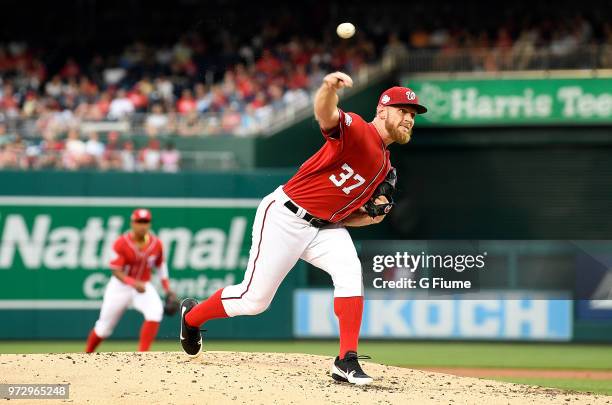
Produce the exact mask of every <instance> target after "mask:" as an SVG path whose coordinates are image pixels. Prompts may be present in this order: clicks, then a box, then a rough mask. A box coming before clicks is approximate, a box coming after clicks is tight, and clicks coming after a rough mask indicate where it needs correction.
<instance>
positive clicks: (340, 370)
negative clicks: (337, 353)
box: [331, 352, 373, 385]
mask: <svg viewBox="0 0 612 405" xmlns="http://www.w3.org/2000/svg"><path fill="white" fill-rule="evenodd" d="M369 358H370V357H369V356H358V355H357V353H355V352H347V353H346V354H345V355H344V358H343V359H340V357H336V360H334V364H333V365H332V370H331V375H332V378H333V379H334V380H336V381H340V382H348V383H351V384H355V385H366V384H370V383H371V382H372V381H373V380H372V377H370V376H369V375H367V374H366V373H364V372H363V370H362V369H361V366H360V365H359V361H358V360H359V359H369Z"/></svg>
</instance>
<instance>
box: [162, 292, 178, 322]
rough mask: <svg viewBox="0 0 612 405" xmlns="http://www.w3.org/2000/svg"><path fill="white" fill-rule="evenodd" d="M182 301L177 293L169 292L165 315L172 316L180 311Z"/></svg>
mask: <svg viewBox="0 0 612 405" xmlns="http://www.w3.org/2000/svg"><path fill="white" fill-rule="evenodd" d="M179 306H180V302H179V300H178V298H177V296H176V294H175V293H173V292H169V293H168V294H167V295H166V299H165V301H164V315H168V316H172V315H174V314H176V313H177V312H178V309H179Z"/></svg>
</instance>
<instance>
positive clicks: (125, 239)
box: [110, 232, 164, 281]
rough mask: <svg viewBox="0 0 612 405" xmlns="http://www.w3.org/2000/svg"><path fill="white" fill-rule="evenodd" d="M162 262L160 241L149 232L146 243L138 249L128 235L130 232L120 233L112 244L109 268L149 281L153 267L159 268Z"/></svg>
mask: <svg viewBox="0 0 612 405" xmlns="http://www.w3.org/2000/svg"><path fill="white" fill-rule="evenodd" d="M163 263H164V255H163V248H162V243H161V241H160V240H159V238H157V237H156V236H155V235H153V234H149V240H148V241H147V244H146V245H144V246H143V247H142V249H139V248H138V246H136V244H135V243H134V241H133V240H132V238H131V237H130V232H126V233H124V234H123V235H121V236H120V237H119V238H117V240H116V241H115V243H114V244H113V252H112V255H111V262H110V268H111V269H117V270H121V271H123V272H124V273H125V275H127V276H130V277H133V278H135V279H136V280H141V281H149V280H150V279H151V271H152V269H153V267H156V268H160V267H161V266H162V264H163Z"/></svg>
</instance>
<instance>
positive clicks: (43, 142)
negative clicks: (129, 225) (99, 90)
mask: <svg viewBox="0 0 612 405" xmlns="http://www.w3.org/2000/svg"><path fill="white" fill-rule="evenodd" d="M180 167H181V152H180V151H178V150H177V149H176V148H175V146H174V144H173V143H172V142H166V143H165V145H163V147H162V145H161V142H160V140H159V139H156V138H149V139H148V142H147V143H146V144H145V145H143V146H142V147H140V148H137V147H136V146H135V144H134V142H133V141H132V140H130V139H127V140H125V139H124V140H122V139H121V136H120V135H119V133H118V132H115V131H111V132H110V133H108V136H107V137H106V140H105V141H102V140H101V138H100V136H99V135H98V133H96V132H90V133H88V134H87V136H86V137H85V139H83V137H81V135H80V133H79V131H78V130H76V129H70V130H69V131H68V134H67V136H66V138H65V139H58V138H56V137H51V138H45V137H43V138H42V139H24V138H23V137H22V136H20V135H18V134H11V133H9V132H7V130H6V125H4V124H3V123H0V169H64V170H79V169H95V170H121V171H127V172H133V171H163V172H169V173H174V172H177V171H178V170H179V169H180Z"/></svg>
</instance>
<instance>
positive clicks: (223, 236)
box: [0, 196, 305, 339]
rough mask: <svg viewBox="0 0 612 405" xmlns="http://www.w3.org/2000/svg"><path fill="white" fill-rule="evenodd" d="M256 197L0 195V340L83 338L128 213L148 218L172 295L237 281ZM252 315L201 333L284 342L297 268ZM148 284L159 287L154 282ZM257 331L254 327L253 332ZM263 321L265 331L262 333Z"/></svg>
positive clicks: (132, 331) (171, 325)
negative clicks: (145, 212)
mask: <svg viewBox="0 0 612 405" xmlns="http://www.w3.org/2000/svg"><path fill="white" fill-rule="evenodd" d="M259 201H260V200H259V199H258V198H131V197H130V198H125V197H68V196H65V197H57V196H46V197H45V196H40V197H34V196H0V322H1V323H2V324H3V325H5V327H4V328H0V338H20V339H23V338H28V339H36V338H77V339H83V338H84V337H85V336H86V335H87V333H88V332H89V330H90V328H91V327H92V326H93V323H94V322H95V320H96V319H97V316H98V313H99V308H100V307H101V303H102V297H103V294H104V289H105V286H106V283H107V282H108V280H109V279H110V276H111V272H110V270H109V268H108V262H109V255H110V251H111V247H112V244H113V242H114V241H115V239H116V238H117V237H118V235H120V234H121V233H122V232H124V231H126V230H127V229H129V215H130V213H131V211H132V210H133V209H134V208H136V207H147V208H149V209H150V210H151V212H152V214H153V224H152V230H153V232H154V233H155V234H156V235H157V236H159V238H160V239H161V240H162V242H163V245H164V248H165V252H164V255H165V257H166V261H167V263H168V267H169V271H170V283H171V286H172V287H173V289H174V290H175V291H176V292H177V294H178V295H179V297H195V298H197V299H198V300H202V299H204V298H207V297H208V296H210V295H211V294H212V293H214V292H215V291H216V290H218V289H219V288H221V287H224V286H226V285H231V284H236V283H239V282H241V281H242V278H243V275H244V270H245V268H246V264H247V261H248V255H249V249H250V244H251V229H252V224H253V220H254V217H255V211H256V208H257V205H258V204H259ZM296 268H299V269H294V271H292V272H291V273H290V275H289V276H288V277H287V279H286V280H285V282H284V283H283V286H282V288H281V289H280V290H279V292H278V294H277V296H276V299H275V302H274V304H273V305H272V306H271V307H270V309H269V310H268V311H267V312H266V313H265V314H262V315H261V316H259V317H257V318H255V317H241V318H237V319H231V320H227V321H226V322H223V323H219V325H218V326H215V327H214V328H213V330H211V333H210V334H209V336H211V337H222V338H286V337H289V336H291V322H290V320H291V293H292V290H293V289H294V288H295V287H297V286H299V285H302V284H303V282H304V280H303V279H304V277H305V276H304V273H303V267H302V265H299V266H296ZM152 281H153V282H154V284H156V285H157V287H158V290H159V291H161V288H159V280H158V277H157V276H155V275H154V276H153V277H152ZM141 320H142V316H141V315H140V314H138V313H137V312H135V311H127V313H126V314H125V316H124V317H123V319H122V320H121V322H120V324H119V325H118V327H117V328H116V330H115V333H114V334H113V337H114V338H133V337H135V336H137V334H138V331H139V328H140V322H141ZM177 322H178V319H177V317H176V316H175V317H168V318H164V321H163V322H162V325H161V329H160V332H159V337H160V338H175V337H176V334H177V330H178V329H177ZM256 325H258V326H259V327H255V326H256ZM262 325H267V327H266V328H261V326H262Z"/></svg>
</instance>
